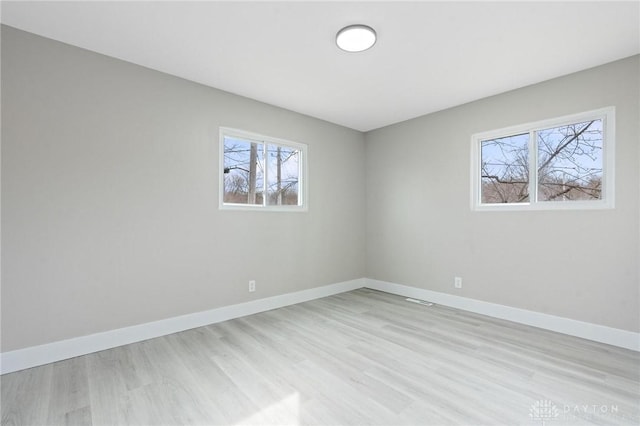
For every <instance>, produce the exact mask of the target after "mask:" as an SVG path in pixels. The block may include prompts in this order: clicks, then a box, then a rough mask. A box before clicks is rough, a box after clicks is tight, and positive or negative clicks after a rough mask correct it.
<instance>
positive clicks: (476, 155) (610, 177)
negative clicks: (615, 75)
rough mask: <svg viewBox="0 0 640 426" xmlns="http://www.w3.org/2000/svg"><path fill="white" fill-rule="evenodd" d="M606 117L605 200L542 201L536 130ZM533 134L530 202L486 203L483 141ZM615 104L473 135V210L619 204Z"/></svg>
mask: <svg viewBox="0 0 640 426" xmlns="http://www.w3.org/2000/svg"><path fill="white" fill-rule="evenodd" d="M589 120H602V144H603V149H602V151H603V152H602V155H603V158H602V189H603V191H602V199H600V200H574V201H538V199H537V197H538V188H537V184H538V176H537V171H538V149H537V140H536V137H535V136H536V132H537V131H539V130H545V129H549V128H552V127H560V126H564V125H569V124H574V123H580V122H584V121H589ZM523 133H529V164H530V170H529V201H528V202H524V203H482V202H481V201H482V199H481V185H482V179H481V177H480V173H481V164H482V158H481V157H482V155H481V144H482V141H486V140H491V139H498V138H502V137H507V136H513V135H518V134H523ZM614 199H615V107H612V106H611V107H606V108H600V109H596V110H592V111H587V112H581V113H578V114H571V115H566V116H563V117H557V118H552V119H547V120H541V121H536V122H533V123H527V124H521V125H517V126H512V127H507V128H503V129H498V130H491V131H488V132H482V133H476V134H474V135H472V136H471V210H474V211H530V210H587V209H612V208H614V207H615V203H614Z"/></svg>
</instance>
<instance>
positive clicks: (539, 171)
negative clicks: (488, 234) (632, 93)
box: [471, 107, 615, 210]
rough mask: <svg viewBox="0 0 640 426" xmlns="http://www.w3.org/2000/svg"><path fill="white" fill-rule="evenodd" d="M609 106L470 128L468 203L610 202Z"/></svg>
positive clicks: (574, 205)
mask: <svg viewBox="0 0 640 426" xmlns="http://www.w3.org/2000/svg"><path fill="white" fill-rule="evenodd" d="M614 127H615V109H614V108H613V107H609V108H604V109H600V110H596V111H590V112H585V113H581V114H575V115H572V116H567V117H560V118H556V119H551V120H545V121H540V122H537V123H530V124H526V125H521V126H515V127H511V128H508V129H502V130H496V131H491V132H484V133H479V134H475V135H473V136H472V137H471V143H472V148H471V150H472V154H471V157H472V174H471V178H472V191H471V192H472V209H474V210H547V209H548V210H551V209H589V208H613V206H614V187H613V185H614V172H613V165H614V143H615V141H614V137H615V136H614Z"/></svg>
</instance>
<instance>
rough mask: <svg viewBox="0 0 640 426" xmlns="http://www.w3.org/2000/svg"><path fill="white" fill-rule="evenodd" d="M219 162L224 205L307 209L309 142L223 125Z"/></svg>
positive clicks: (252, 207)
mask: <svg viewBox="0 0 640 426" xmlns="http://www.w3.org/2000/svg"><path fill="white" fill-rule="evenodd" d="M220 161H221V171H222V179H221V185H220V194H221V196H220V207H221V208H236V209H256V208H257V209H268V210H304V209H305V208H306V206H305V202H304V201H305V200H304V196H305V191H304V188H305V186H304V185H305V183H306V179H305V173H306V170H305V169H306V163H305V161H306V145H303V144H299V143H296V142H290V141H285V140H281V139H276V138H271V137H267V136H261V135H257V134H253V133H249V132H244V131H241V130H235V129H228V128H221V130H220Z"/></svg>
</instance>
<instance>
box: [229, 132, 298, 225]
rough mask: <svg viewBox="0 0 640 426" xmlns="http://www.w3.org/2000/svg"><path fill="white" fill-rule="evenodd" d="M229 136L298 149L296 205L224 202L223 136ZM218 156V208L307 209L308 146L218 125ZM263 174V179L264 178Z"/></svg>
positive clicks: (295, 210)
mask: <svg viewBox="0 0 640 426" xmlns="http://www.w3.org/2000/svg"><path fill="white" fill-rule="evenodd" d="M225 136H231V137H236V138H240V139H247V140H251V141H255V142H260V143H263V144H275V145H280V146H284V147H289V148H295V149H297V150H299V151H300V159H299V160H298V167H299V171H298V203H299V204H298V205H296V206H292V205H281V206H277V205H275V206H274V205H266V204H265V205H256V204H237V203H225V202H224V173H223V172H224V137H225ZM218 141H219V142H218V145H219V150H218V153H219V154H218V157H219V173H218V208H219V209H220V210H247V211H269V212H306V211H308V210H309V179H308V174H309V168H308V165H307V153H308V146H307V145H305V144H303V143H299V142H293V141H289V140H286V139H280V138H274V137H271V136H265V135H261V134H258V133H253V132H248V131H246V130H239V129H234V128H231V127H220V135H219V139H218ZM266 178H267V177H266V176H265V180H266Z"/></svg>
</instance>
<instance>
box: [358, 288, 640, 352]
mask: <svg viewBox="0 0 640 426" xmlns="http://www.w3.org/2000/svg"><path fill="white" fill-rule="evenodd" d="M365 287H367V288H370V289H373V290H380V291H384V292H387V293H392V294H396V295H399V296H405V297H412V298H415V299H421V300H428V301H430V302H433V303H437V304H439V305H444V306H450V307H452V308H457V309H462V310H465V311H470V312H475V313H478V314H483V315H487V316H490V317H494V318H500V319H506V320H509V321H513V322H517V323H520V324H526V325H531V326H534V327H539V328H544V329H546V330H551V331H557V332H559V333H564V334H568V335H570V336H576V337H582V338H583V339H588V340H593V341H596V342H601V343H607V344H609V345H614V346H619V347H622V348H626V349H631V350H634V351H640V333H634V332H632V331H627V330H621V329H618V328H612V327H606V326H604V325H598V324H592V323H588V322H583V321H577V320H573V319H569V318H563V317H558V316H555V315H549V314H543V313H540V312H534V311H528V310H526V309H519V308H513V307H511V306H505V305H498V304H495V303H490V302H484V301H482V300H476V299H469V298H467V297H461V296H455V295H453V294H446V293H440V292H437V291H431V290H425V289H421V288H416V287H410V286H406V285H401V284H395V283H390V282H386V281H378V280H374V279H370V278H365Z"/></svg>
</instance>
